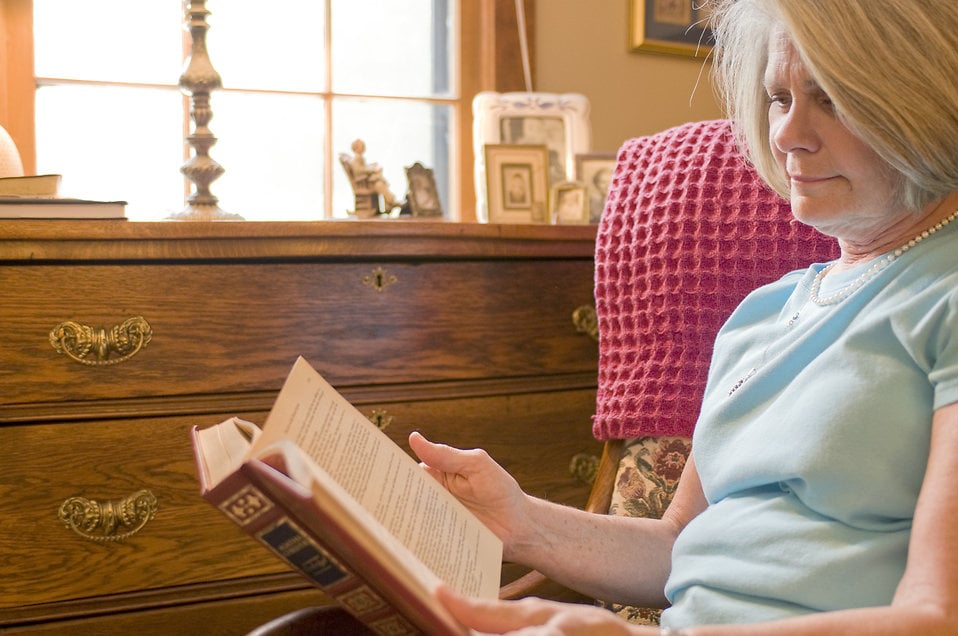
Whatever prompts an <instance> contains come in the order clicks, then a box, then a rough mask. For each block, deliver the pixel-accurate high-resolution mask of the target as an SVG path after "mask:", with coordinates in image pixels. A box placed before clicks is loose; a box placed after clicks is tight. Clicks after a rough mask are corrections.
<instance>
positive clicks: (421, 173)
mask: <svg viewBox="0 0 958 636" xmlns="http://www.w3.org/2000/svg"><path fill="white" fill-rule="evenodd" d="M406 182H407V183H408V185H409V190H408V194H407V196H406V199H407V201H408V202H409V209H410V211H411V212H412V215H413V216H442V203H441V202H440V200H439V189H438V188H436V177H435V176H434V175H433V171H432V168H427V167H425V166H424V165H422V164H421V163H419V162H418V161H417V162H416V163H414V164H412V165H411V166H409V167H407V168H406Z"/></svg>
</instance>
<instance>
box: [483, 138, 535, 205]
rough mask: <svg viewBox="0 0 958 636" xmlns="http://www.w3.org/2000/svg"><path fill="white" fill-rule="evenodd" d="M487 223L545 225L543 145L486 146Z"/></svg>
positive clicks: (484, 152)
mask: <svg viewBox="0 0 958 636" xmlns="http://www.w3.org/2000/svg"><path fill="white" fill-rule="evenodd" d="M483 155H484V159H485V163H486V166H487V170H486V172H485V174H486V187H485V188H483V189H484V190H485V193H486V197H487V200H488V201H489V218H488V221H489V222H490V223H548V222H549V212H548V200H549V186H548V183H547V177H546V173H547V171H548V169H549V150H548V148H546V146H544V145H539V146H532V145H513V144H486V146H485V147H484V148H483Z"/></svg>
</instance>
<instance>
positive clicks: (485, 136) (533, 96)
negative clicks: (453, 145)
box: [472, 91, 592, 222]
mask: <svg viewBox="0 0 958 636" xmlns="http://www.w3.org/2000/svg"><path fill="white" fill-rule="evenodd" d="M472 114H473V149H474V151H475V153H474V154H475V171H474V175H475V186H476V218H477V219H478V220H479V221H480V222H488V221H491V220H492V219H491V218H490V215H489V207H488V203H487V201H488V198H487V192H486V168H485V159H486V158H485V151H484V148H485V147H486V145H488V144H508V145H537V146H538V145H544V146H545V147H546V150H547V152H548V171H547V173H546V179H547V182H546V187H547V188H549V187H551V186H552V184H553V183H558V182H561V181H570V180H573V179H574V178H575V157H576V155H577V154H583V153H587V152H588V151H589V149H590V147H591V144H592V130H591V127H590V124H589V100H588V98H586V97H585V96H584V95H580V94H578V93H496V92H492V91H484V92H481V93H479V94H477V95H476V96H475V98H474V99H473V100H472Z"/></svg>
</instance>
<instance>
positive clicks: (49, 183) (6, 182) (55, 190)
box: [0, 174, 62, 197]
mask: <svg viewBox="0 0 958 636" xmlns="http://www.w3.org/2000/svg"><path fill="white" fill-rule="evenodd" d="M61 179H62V177H61V175H58V174H37V175H27V176H20V177H0V197H55V196H57V195H58V194H59V192H60V181H61Z"/></svg>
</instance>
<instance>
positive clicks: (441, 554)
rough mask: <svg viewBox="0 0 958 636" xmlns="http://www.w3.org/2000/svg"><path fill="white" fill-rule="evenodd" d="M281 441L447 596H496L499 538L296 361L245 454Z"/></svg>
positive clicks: (342, 399)
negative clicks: (326, 476) (438, 583)
mask: <svg viewBox="0 0 958 636" xmlns="http://www.w3.org/2000/svg"><path fill="white" fill-rule="evenodd" d="M284 438H285V439H289V440H292V441H293V442H295V443H296V444H297V445H298V446H300V447H301V448H302V449H303V450H304V451H305V453H306V454H307V455H308V456H309V457H310V458H311V459H312V460H313V461H315V462H316V463H317V464H318V465H319V466H320V467H321V468H322V469H323V470H324V471H325V472H326V473H328V474H329V476H330V477H331V478H332V479H333V480H335V481H336V483H338V484H339V486H341V487H342V488H343V490H345V491H346V492H347V493H349V495H351V496H352V497H353V498H354V499H355V500H356V501H357V502H358V503H359V504H360V505H361V506H362V507H363V508H365V509H366V510H367V511H368V512H369V513H370V514H371V515H372V516H373V517H374V518H375V519H377V520H378V521H379V522H380V523H381V524H382V525H383V526H384V527H385V528H386V529H387V530H388V531H389V532H390V533H391V534H392V535H393V536H395V538H396V539H398V540H399V541H400V542H401V543H403V544H404V545H405V546H406V547H407V548H408V549H409V550H410V551H411V552H412V553H413V554H414V555H415V556H416V557H418V558H419V560H420V561H422V563H423V564H425V565H426V566H427V567H428V568H429V569H430V570H431V571H432V572H434V573H435V575H436V576H438V577H439V578H440V579H442V580H443V581H445V582H446V583H447V584H448V585H449V586H450V587H451V588H452V589H454V590H456V591H457V592H459V593H460V594H465V595H469V596H482V597H485V598H495V597H496V595H497V594H498V590H499V574H500V568H501V563H502V542H501V541H500V540H499V538H498V537H496V536H495V534H494V533H493V532H492V531H491V530H489V529H488V528H487V527H486V526H485V525H483V523H482V522H481V521H479V520H478V519H477V518H476V517H475V516H474V515H473V514H472V513H471V512H470V511H469V510H468V509H467V508H466V507H465V506H463V505H462V504H461V503H460V502H459V501H458V500H457V499H456V498H455V497H453V496H452V495H451V494H449V492H447V491H446V489H445V488H443V487H442V485H441V484H439V483H438V482H437V481H436V480H435V479H433V478H432V477H431V476H430V475H428V474H427V473H426V472H425V471H424V470H422V469H421V468H420V466H419V464H418V462H417V461H416V460H415V459H413V458H412V457H410V456H409V455H408V454H407V453H406V452H405V451H404V450H403V449H402V448H401V447H400V446H398V445H397V444H395V443H394V442H393V441H392V440H391V439H389V437H388V436H387V435H386V434H385V433H383V432H382V431H380V430H379V429H378V428H376V426H375V425H374V424H373V423H372V422H370V421H369V420H368V419H366V417H365V416H364V415H363V414H362V413H360V412H359V411H358V410H357V409H356V408H355V407H353V406H352V405H351V404H350V403H349V402H348V401H347V400H346V399H345V398H343V397H342V396H341V395H340V394H339V393H338V392H336V390H335V389H334V388H333V387H332V386H330V384H329V383H328V382H326V381H325V380H324V379H323V378H322V377H321V376H320V375H319V373H317V372H316V371H315V370H314V369H313V368H312V367H311V366H310V365H309V363H308V362H306V360H304V359H303V358H299V359H298V360H297V361H296V364H295V365H294V366H293V370H292V371H291V372H290V375H289V377H288V378H287V380H286V383H285V384H284V385H283V388H282V390H281V391H280V394H279V397H278V398H277V399H276V404H275V405H274V407H273V410H272V411H271V412H270V414H269V417H268V418H267V420H266V424H265V425H264V426H263V430H262V433H261V435H260V436H259V439H258V440H257V441H256V443H255V444H254V445H253V448H252V450H251V455H255V454H256V453H258V452H259V451H260V450H261V449H263V448H265V447H266V446H269V445H270V444H272V443H273V442H275V441H277V440H280V439H284Z"/></svg>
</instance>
